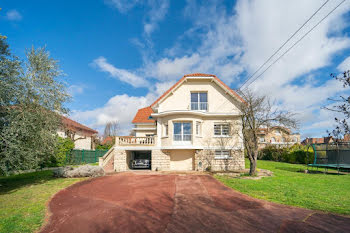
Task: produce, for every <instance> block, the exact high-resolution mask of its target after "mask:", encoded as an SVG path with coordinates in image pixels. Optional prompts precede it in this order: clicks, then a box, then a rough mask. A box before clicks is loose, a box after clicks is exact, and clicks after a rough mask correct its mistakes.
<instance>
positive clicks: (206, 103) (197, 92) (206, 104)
mask: <svg viewBox="0 0 350 233" xmlns="http://www.w3.org/2000/svg"><path fill="white" fill-rule="evenodd" d="M203 93H205V94H206V95H207V102H201V100H200V94H203ZM192 94H197V98H198V102H192ZM190 102H191V105H190V106H191V110H194V111H208V108H209V106H208V92H207V91H191V94H190ZM195 103H196V104H197V109H193V108H192V106H193V105H194V104H195ZM201 104H203V105H201ZM202 106H206V108H205V109H204V108H203V109H201V107H202Z"/></svg>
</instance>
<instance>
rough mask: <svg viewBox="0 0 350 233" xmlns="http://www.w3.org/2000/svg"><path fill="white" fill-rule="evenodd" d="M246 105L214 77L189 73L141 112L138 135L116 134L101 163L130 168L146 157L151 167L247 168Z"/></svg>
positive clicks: (135, 130)
mask: <svg viewBox="0 0 350 233" xmlns="http://www.w3.org/2000/svg"><path fill="white" fill-rule="evenodd" d="M244 103H245V102H244V100H243V99H242V98H241V97H240V96H239V95H238V94H237V93H236V92H234V91H233V90H232V89H230V88H229V87H228V86H227V85H226V84H224V83H223V82H222V81H221V80H220V79H219V78H217V77H216V76H215V75H210V74H189V75H185V76H183V77H182V78H181V79H180V80H179V81H178V82H177V83H176V84H175V85H173V86H172V87H171V88H170V89H169V90H167V91H166V92H165V93H164V94H163V95H162V96H160V97H159V98H158V99H157V100H156V101H155V102H154V103H152V104H151V105H150V106H148V107H145V108H141V109H139V110H138V112H137V113H136V115H135V117H134V119H133V120H132V123H133V124H134V128H133V133H132V135H134V136H124V137H122V136H119V137H116V144H115V145H114V147H113V148H112V149H111V150H110V151H109V152H108V153H107V154H106V155H105V156H104V157H103V158H101V159H100V166H103V167H105V169H107V170H114V171H126V170H129V169H131V161H132V160H133V159H134V158H136V157H142V158H147V159H149V160H150V161H151V169H152V170H205V169H209V168H210V169H211V170H237V169H244V153H243V151H244V150H243V140H242V130H241V129H242V122H241V117H240V115H241V111H240V106H241V104H244Z"/></svg>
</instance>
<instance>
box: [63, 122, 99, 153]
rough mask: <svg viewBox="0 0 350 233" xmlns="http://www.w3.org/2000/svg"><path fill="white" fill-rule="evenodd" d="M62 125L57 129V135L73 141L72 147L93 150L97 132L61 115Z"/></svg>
mask: <svg viewBox="0 0 350 233" xmlns="http://www.w3.org/2000/svg"><path fill="white" fill-rule="evenodd" d="M61 119H62V126H61V127H60V128H59V129H58V130H57V134H58V136H60V137H62V138H67V137H69V138H71V139H72V140H73V141H74V149H78V150H94V149H95V140H94V138H95V137H96V136H97V134H98V132H97V131H96V130H93V129H91V128H89V127H87V126H85V125H82V124H80V123H78V122H76V121H73V120H72V119H69V118H68V117H65V116H61Z"/></svg>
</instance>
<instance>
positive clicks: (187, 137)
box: [174, 134, 192, 141]
mask: <svg viewBox="0 0 350 233" xmlns="http://www.w3.org/2000/svg"><path fill="white" fill-rule="evenodd" d="M174 141H192V134H174Z"/></svg>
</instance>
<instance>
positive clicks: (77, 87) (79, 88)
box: [68, 85, 85, 96]
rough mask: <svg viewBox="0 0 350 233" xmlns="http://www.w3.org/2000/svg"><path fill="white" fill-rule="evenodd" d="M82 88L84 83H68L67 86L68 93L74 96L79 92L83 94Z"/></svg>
mask: <svg viewBox="0 0 350 233" xmlns="http://www.w3.org/2000/svg"><path fill="white" fill-rule="evenodd" d="M84 89H85V86H84V85H70V86H69V87H68V93H69V94H70V95H71V96H76V95H79V94H83V93H84Z"/></svg>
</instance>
